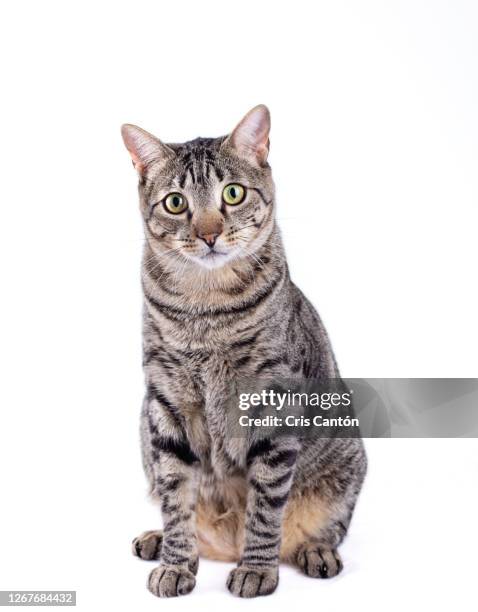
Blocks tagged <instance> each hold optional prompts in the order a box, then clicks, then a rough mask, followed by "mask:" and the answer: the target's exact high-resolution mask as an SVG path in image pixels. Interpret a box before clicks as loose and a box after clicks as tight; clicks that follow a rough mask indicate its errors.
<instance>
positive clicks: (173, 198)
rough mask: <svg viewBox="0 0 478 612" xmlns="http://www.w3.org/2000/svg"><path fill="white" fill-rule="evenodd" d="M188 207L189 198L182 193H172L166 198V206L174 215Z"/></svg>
mask: <svg viewBox="0 0 478 612" xmlns="http://www.w3.org/2000/svg"><path fill="white" fill-rule="evenodd" d="M187 207H188V203H187V200H186V198H185V197H184V196H182V195H181V194H180V193H170V194H169V195H168V196H166V198H165V200H164V208H165V209H166V210H167V211H168V212H170V213H171V214H172V215H179V214H180V213H182V212H184V211H185V210H186V208H187Z"/></svg>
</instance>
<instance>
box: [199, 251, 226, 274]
mask: <svg viewBox="0 0 478 612" xmlns="http://www.w3.org/2000/svg"><path fill="white" fill-rule="evenodd" d="M231 259H232V254H231V253H218V252H216V251H211V252H209V253H207V254H206V255H203V256H202V257H195V258H194V261H195V263H196V264H197V265H198V266H200V267H202V268H206V270H214V269H216V268H222V267H223V266H224V265H226V264H227V263H228V262H230V261H231Z"/></svg>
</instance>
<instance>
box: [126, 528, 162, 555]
mask: <svg viewBox="0 0 478 612" xmlns="http://www.w3.org/2000/svg"><path fill="white" fill-rule="evenodd" d="M162 541H163V532H162V531H145V532H144V533H142V534H141V535H140V536H138V537H137V538H135V539H134V540H133V555H136V556H137V557H139V558H140V559H146V561H152V560H156V559H159V557H160V555H161V544H162Z"/></svg>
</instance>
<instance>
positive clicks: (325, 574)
mask: <svg viewBox="0 0 478 612" xmlns="http://www.w3.org/2000/svg"><path fill="white" fill-rule="evenodd" d="M297 565H298V566H299V568H300V569H301V570H302V571H303V572H304V574H305V575H306V576H310V577H311V578H332V577H333V576H337V574H339V573H340V572H341V571H342V569H343V564H342V560H341V558H340V555H339V553H338V552H337V551H336V550H331V549H327V548H323V547H319V546H317V544H307V545H304V546H302V547H301V548H300V549H299V551H298V553H297Z"/></svg>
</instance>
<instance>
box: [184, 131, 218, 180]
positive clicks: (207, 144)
mask: <svg viewBox="0 0 478 612" xmlns="http://www.w3.org/2000/svg"><path fill="white" fill-rule="evenodd" d="M216 153H217V141H216V140H215V139H213V138H196V139H195V140H191V141H190V142H186V143H184V145H182V146H181V147H180V149H179V155H178V162H179V164H180V165H181V169H180V175H179V176H178V183H179V186H180V187H181V188H183V187H184V186H185V185H186V183H188V184H190V185H194V186H199V187H205V186H207V185H209V184H210V182H211V179H212V178H213V177H214V175H215V178H216V179H217V180H219V181H222V180H223V178H224V173H223V172H222V170H221V169H220V168H219V164H218V163H217V155H216Z"/></svg>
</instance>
